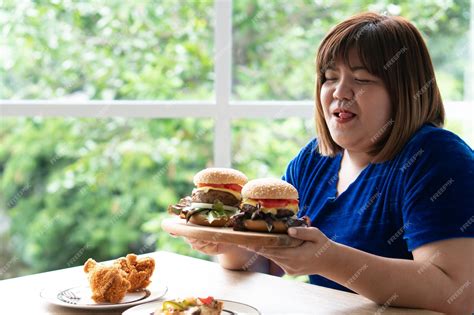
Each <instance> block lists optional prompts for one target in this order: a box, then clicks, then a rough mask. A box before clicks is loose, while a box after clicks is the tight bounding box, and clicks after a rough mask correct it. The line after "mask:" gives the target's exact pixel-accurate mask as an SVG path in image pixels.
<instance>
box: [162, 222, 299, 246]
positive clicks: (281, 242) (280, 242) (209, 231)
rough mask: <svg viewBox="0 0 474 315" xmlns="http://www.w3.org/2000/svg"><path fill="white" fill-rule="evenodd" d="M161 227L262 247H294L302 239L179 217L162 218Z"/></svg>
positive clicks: (217, 239)
mask: <svg viewBox="0 0 474 315" xmlns="http://www.w3.org/2000/svg"><path fill="white" fill-rule="evenodd" d="M161 227H162V228H163V230H165V231H166V232H168V233H170V234H174V235H179V236H184V237H191V238H195V239H199V240H203V241H209V242H219V243H228V244H236V245H252V246H262V247H296V246H299V245H301V244H302V243H303V241H302V240H299V239H296V238H293V237H290V236H288V235H287V234H276V233H259V232H241V231H234V230H232V228H230V227H210V226H201V225H195V224H192V223H189V222H188V223H186V220H184V219H179V218H170V219H164V220H163V222H162V223H161Z"/></svg>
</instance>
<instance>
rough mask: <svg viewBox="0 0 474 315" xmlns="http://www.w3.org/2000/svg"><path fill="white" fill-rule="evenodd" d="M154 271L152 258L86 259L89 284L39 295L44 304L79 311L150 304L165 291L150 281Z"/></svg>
mask: <svg viewBox="0 0 474 315" xmlns="http://www.w3.org/2000/svg"><path fill="white" fill-rule="evenodd" d="M154 269H155V261H154V259H153V258H149V257H144V258H138V257H137V256H136V255H135V254H128V255H127V257H122V258H119V259H117V260H115V261H114V262H113V263H112V264H108V265H106V264H99V263H97V262H96V261H95V260H93V259H91V258H89V259H88V260H87V261H86V263H85V264H84V272H85V276H87V279H88V282H89V285H77V286H65V287H62V288H46V289H43V290H42V291H41V293H40V296H41V297H42V298H43V299H45V300H46V301H47V302H49V303H52V304H55V305H60V306H65V307H70V308H82V309H112V308H123V307H127V306H132V305H137V304H142V303H147V302H152V301H155V300H157V299H159V298H160V297H162V296H164V295H165V294H166V292H167V290H168V288H167V286H166V285H164V284H162V283H156V282H152V281H151V280H150V278H151V276H152V274H153V271H154Z"/></svg>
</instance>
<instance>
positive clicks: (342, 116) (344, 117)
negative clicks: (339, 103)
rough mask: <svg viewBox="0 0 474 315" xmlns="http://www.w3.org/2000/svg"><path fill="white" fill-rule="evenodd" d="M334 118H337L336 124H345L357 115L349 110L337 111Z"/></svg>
mask: <svg viewBox="0 0 474 315" xmlns="http://www.w3.org/2000/svg"><path fill="white" fill-rule="evenodd" d="M333 116H334V117H335V118H336V122H338V123H340V124H343V123H346V122H349V121H351V120H352V119H354V118H355V117H356V116H357V115H356V114H354V113H352V112H349V111H347V110H342V109H336V110H335V111H334V112H333Z"/></svg>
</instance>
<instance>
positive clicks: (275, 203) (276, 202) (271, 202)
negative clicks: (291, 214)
mask: <svg viewBox="0 0 474 315" xmlns="http://www.w3.org/2000/svg"><path fill="white" fill-rule="evenodd" d="M258 202H260V204H261V205H262V206H264V207H265V208H278V207H286V206H287V205H288V204H298V200H295V199H259V200H258Z"/></svg>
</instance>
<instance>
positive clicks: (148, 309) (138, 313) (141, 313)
mask: <svg viewBox="0 0 474 315" xmlns="http://www.w3.org/2000/svg"><path fill="white" fill-rule="evenodd" d="M219 301H222V302H224V309H223V310H222V314H224V315H230V314H235V315H237V314H250V315H260V312H259V310H257V309H256V308H255V307H253V306H250V305H247V304H243V303H239V302H234V301H227V300H220V299H219ZM162 303H163V301H162V302H158V303H148V304H143V305H139V306H135V307H132V308H129V309H128V310H126V311H125V312H123V313H122V315H153V313H154V312H155V310H156V309H158V308H161V304H162Z"/></svg>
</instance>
